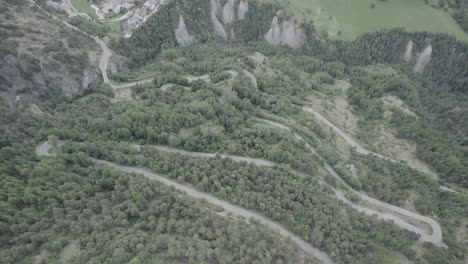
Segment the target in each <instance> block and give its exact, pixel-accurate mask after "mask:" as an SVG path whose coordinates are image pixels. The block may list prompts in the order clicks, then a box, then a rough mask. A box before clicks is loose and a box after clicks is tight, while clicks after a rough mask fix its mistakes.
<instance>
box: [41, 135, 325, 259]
mask: <svg viewBox="0 0 468 264" xmlns="http://www.w3.org/2000/svg"><path fill="white" fill-rule="evenodd" d="M64 143H65V142H63V141H59V142H58V143H57V146H63V145H64ZM50 148H52V145H51V144H49V143H48V142H43V143H42V144H41V145H39V146H38V147H37V148H36V154H37V155H38V156H52V154H49V150H50ZM161 150H165V151H168V152H171V153H175V152H179V151H176V150H175V149H172V148H161ZM179 153H181V154H182V153H188V152H184V151H180V152H179ZM201 156H205V157H208V156H210V155H208V156H207V155H206V154H201ZM226 157H227V156H226ZM93 160H94V161H95V162H96V163H98V164H102V165H106V166H109V167H112V168H114V169H117V170H119V171H122V172H126V173H138V174H142V175H144V176H145V177H146V178H148V179H151V180H155V181H158V182H160V183H162V184H164V185H166V186H168V187H173V188H175V189H177V190H179V191H182V192H185V193H186V194H187V195H189V196H191V197H193V198H196V199H205V200H206V201H207V202H209V203H211V204H214V205H217V206H220V207H222V208H223V209H224V210H225V211H227V212H230V213H232V214H234V215H236V216H241V217H244V218H246V219H251V218H252V219H255V220H257V221H258V222H260V223H262V224H264V225H266V226H268V227H270V228H271V229H273V230H275V231H276V232H278V233H279V234H281V235H282V236H284V237H287V238H290V239H291V240H292V241H293V242H295V243H296V244H297V245H298V246H299V247H300V248H301V249H302V250H303V251H304V252H306V253H308V254H311V255H313V256H314V257H316V258H317V259H319V260H321V261H322V262H323V263H325V264H334V262H333V260H332V259H331V258H330V257H329V256H328V255H327V254H326V253H325V252H323V251H321V250H319V249H317V248H315V247H314V246H312V245H311V244H309V243H308V242H306V241H304V240H303V239H301V238H300V237H298V236H297V235H295V234H293V233H291V232H290V231H288V230H287V229H286V228H284V227H283V226H282V225H279V224H277V223H275V222H273V221H272V220H270V219H268V218H266V217H264V216H262V215H260V214H258V213H256V212H253V211H250V210H247V209H244V208H242V207H239V206H236V205H233V204H231V203H228V202H226V201H223V200H221V199H218V198H216V197H214V196H212V195H210V194H207V193H204V192H200V191H198V190H196V189H194V188H191V187H187V186H185V185H182V184H180V183H177V182H175V181H172V180H169V179H168V178H166V177H164V176H161V175H159V174H156V173H154V172H152V171H150V170H149V169H146V168H142V167H130V166H122V165H119V164H116V163H113V162H109V161H104V160H97V159H93ZM245 160H248V159H247V158H243V159H242V161H245ZM255 161H259V162H260V163H261V164H263V162H262V161H260V160H257V159H255ZM252 162H253V161H252Z"/></svg>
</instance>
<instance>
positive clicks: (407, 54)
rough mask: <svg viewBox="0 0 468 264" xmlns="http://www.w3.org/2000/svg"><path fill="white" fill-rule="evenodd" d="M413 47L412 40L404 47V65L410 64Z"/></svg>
mask: <svg viewBox="0 0 468 264" xmlns="http://www.w3.org/2000/svg"><path fill="white" fill-rule="evenodd" d="M413 46H414V43H413V41H412V40H410V41H408V45H406V51H405V57H404V58H405V61H406V63H410V62H411V60H412V59H413Z"/></svg>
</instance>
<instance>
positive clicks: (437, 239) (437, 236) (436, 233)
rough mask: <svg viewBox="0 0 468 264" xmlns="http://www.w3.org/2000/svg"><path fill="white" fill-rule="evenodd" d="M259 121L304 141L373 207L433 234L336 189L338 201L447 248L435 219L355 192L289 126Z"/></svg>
mask: <svg viewBox="0 0 468 264" xmlns="http://www.w3.org/2000/svg"><path fill="white" fill-rule="evenodd" d="M257 120H258V121H261V122H264V123H267V124H269V125H271V126H274V127H277V128H280V129H283V130H286V131H288V132H290V133H293V135H294V137H296V138H297V139H299V140H302V141H304V143H305V146H306V147H307V148H308V149H310V150H311V151H312V153H313V154H315V155H316V156H317V157H318V158H319V159H320V161H321V162H323V164H324V167H325V169H326V171H327V172H328V173H330V174H331V175H332V176H333V177H334V178H335V179H337V180H338V181H339V182H340V183H342V184H343V185H344V186H345V187H346V188H347V189H348V190H349V191H351V192H352V193H354V194H355V195H357V196H358V197H359V198H361V199H362V200H364V201H366V202H368V203H371V204H373V205H376V206H379V207H381V208H384V209H387V210H389V211H393V212H395V213H397V214H400V215H403V216H406V217H409V218H413V219H415V220H418V221H420V222H423V223H426V224H428V225H430V226H431V228H432V234H428V233H427V232H426V231H425V230H424V229H422V228H420V227H417V226H415V225H413V224H410V223H408V222H407V221H405V220H403V219H401V218H400V217H398V216H396V215H393V214H388V213H381V212H379V211H375V210H372V209H369V208H366V207H363V206H361V205H357V204H355V203H353V202H351V201H350V200H349V199H347V198H346V197H345V196H344V194H343V193H341V191H339V190H337V189H334V191H335V194H336V196H337V198H338V199H340V200H341V201H343V202H345V203H346V204H348V205H350V206H351V207H353V208H355V209H356V210H358V211H360V212H362V213H365V214H367V215H376V216H377V217H378V218H379V219H382V220H386V221H388V220H391V221H393V222H394V223H395V224H396V225H398V226H400V227H401V228H403V229H406V230H409V231H412V232H415V233H417V234H419V235H420V241H423V242H431V243H433V244H434V245H436V246H439V247H445V244H444V243H443V242H442V229H441V227H440V225H439V223H438V222H437V221H435V220H434V219H432V218H429V217H427V216H423V215H420V214H417V213H414V212H412V211H409V210H406V209H403V208H400V207H397V206H394V205H391V204H388V203H385V202H382V201H380V200H377V199H375V198H372V197H370V196H368V195H366V194H364V193H361V192H358V191H356V190H354V189H353V188H352V187H351V186H350V185H349V184H347V183H346V182H345V181H344V180H343V179H342V178H341V176H340V175H339V174H338V173H337V172H336V171H335V170H334V169H333V168H332V166H330V165H329V164H328V163H327V162H326V161H325V160H324V159H323V158H322V157H321V156H320V155H319V154H318V153H317V151H316V150H315V149H314V148H313V147H312V146H311V145H310V144H309V143H307V141H305V140H304V138H303V137H302V136H301V135H299V134H298V133H296V132H293V130H292V129H291V128H290V127H288V126H287V125H284V124H282V123H278V122H275V121H271V120H268V119H261V118H257Z"/></svg>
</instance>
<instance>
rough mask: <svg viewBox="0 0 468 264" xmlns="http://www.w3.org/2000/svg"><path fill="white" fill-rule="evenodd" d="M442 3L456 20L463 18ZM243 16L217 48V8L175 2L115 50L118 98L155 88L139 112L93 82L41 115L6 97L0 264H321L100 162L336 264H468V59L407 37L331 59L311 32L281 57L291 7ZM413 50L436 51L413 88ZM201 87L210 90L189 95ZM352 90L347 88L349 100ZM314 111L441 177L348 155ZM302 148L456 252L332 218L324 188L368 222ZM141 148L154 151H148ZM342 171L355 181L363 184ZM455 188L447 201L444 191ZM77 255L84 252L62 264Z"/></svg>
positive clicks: (434, 42)
mask: <svg viewBox="0 0 468 264" xmlns="http://www.w3.org/2000/svg"><path fill="white" fill-rule="evenodd" d="M447 2H450V4H451V5H454V6H458V7H463V6H464V4H463V3H462V2H460V1H458V0H453V1H447ZM249 4H250V7H249V8H250V10H253V11H252V12H250V13H249V15H248V16H247V17H246V19H244V20H242V21H234V22H233V23H232V24H230V25H226V29H227V30H228V31H229V32H231V31H232V32H234V35H235V36H236V39H229V40H228V41H222V40H221V39H220V38H219V37H216V36H215V34H214V33H213V32H212V25H211V24H210V23H211V21H210V20H209V19H210V2H209V1H207V0H196V1H168V2H167V3H166V4H165V5H163V6H162V7H161V10H160V11H158V15H157V16H152V17H151V18H150V19H149V20H148V21H147V23H145V24H144V25H142V26H141V27H139V28H138V29H137V30H136V31H135V32H134V34H133V36H132V37H131V38H129V39H124V38H122V39H120V40H118V41H117V42H114V40H111V43H110V46H111V47H112V49H113V51H115V52H116V53H117V54H120V55H124V56H126V57H127V59H128V60H126V61H127V62H128V63H127V64H126V65H125V66H124V69H122V70H121V71H119V72H114V73H112V76H111V78H112V79H113V80H114V81H120V82H127V81H135V80H141V79H143V78H148V76H150V77H152V78H154V80H153V81H150V82H148V83H145V84H141V85H136V86H135V87H132V88H131V94H132V95H131V98H128V99H129V100H126V101H116V100H115V98H114V96H115V93H114V92H118V91H117V90H118V89H114V90H113V89H112V87H111V86H110V85H108V84H103V83H102V82H100V81H97V82H94V83H93V84H92V85H90V89H89V90H88V91H86V92H85V93H84V94H81V95H79V96H74V97H65V96H57V97H54V98H51V99H50V100H47V101H44V102H37V104H33V105H28V104H22V103H18V104H16V105H12V106H8V105H7V104H6V103H5V102H3V101H2V99H1V97H0V211H1V212H2V214H1V215H0V262H2V263H31V262H33V261H34V260H37V259H43V260H44V261H45V263H62V262H66V263H131V264H141V263H315V262H316V260H314V259H313V258H311V257H309V256H306V255H304V253H303V252H301V251H300V250H299V249H298V248H297V247H296V246H295V245H294V243H293V242H292V241H290V240H288V239H285V238H284V237H281V236H280V235H279V234H277V233H276V232H273V231H272V230H271V229H270V228H267V227H265V226H263V225H261V224H259V223H257V222H255V221H253V220H251V219H250V220H249V219H240V218H236V217H233V216H232V215H230V214H226V213H225V212H222V209H221V208H218V207H215V206H213V205H211V204H209V203H208V202H207V201H204V200H195V199H192V198H190V197H189V196H187V195H184V194H182V193H180V192H178V191H176V190H174V189H172V188H168V187H165V186H163V185H161V184H159V183H157V182H155V181H151V180H149V179H147V178H145V177H144V176H143V175H137V174H126V173H122V172H119V171H117V170H114V169H111V168H109V167H107V166H104V165H97V164H95V163H94V162H93V161H92V159H91V158H96V159H102V160H108V161H113V162H115V163H118V164H123V165H129V166H142V167H146V168H149V169H151V170H152V171H154V172H157V173H160V174H162V175H164V176H165V177H167V178H170V179H172V180H174V181H177V182H179V183H181V184H184V185H187V186H191V187H194V188H196V189H198V190H200V191H204V192H206V193H209V194H211V195H213V196H215V197H218V198H220V199H223V200H226V201H228V202H230V203H232V204H236V205H238V206H241V207H244V208H247V209H249V210H252V211H255V212H258V213H260V214H262V215H264V216H266V217H268V218H270V219H272V220H273V221H275V222H277V223H280V224H282V225H283V226H284V227H286V228H287V229H288V230H290V231H291V232H293V233H295V234H297V235H298V236H300V237H301V238H303V239H304V240H305V241H307V242H309V243H310V244H312V245H314V246H316V247H317V248H319V249H321V250H323V251H325V252H326V253H327V254H328V255H329V256H330V257H331V258H332V259H333V260H334V261H336V262H337V263H356V264H357V263H398V262H399V261H400V260H401V261H413V262H414V263H418V264H419V263H421V264H423V263H429V264H440V263H443V264H445V263H446V264H460V263H464V262H466V252H467V245H466V239H467V233H466V227H467V226H466V223H467V219H468V196H467V193H466V188H468V151H467V142H468V90H467V87H468V77H467V76H468V69H467V67H466V62H467V61H468V59H467V56H468V46H467V45H466V43H462V42H459V41H456V40H455V39H454V38H452V37H449V36H447V35H444V34H437V35H434V34H429V33H407V32H405V31H404V30H402V29H394V30H389V31H385V32H376V33H370V34H365V35H363V36H361V37H359V38H358V39H357V40H356V41H353V42H344V41H332V40H328V39H326V38H323V37H322V38H317V36H315V35H314V34H313V33H312V32H313V31H314V30H313V25H303V27H304V28H305V31H306V33H307V37H308V38H309V40H308V41H307V44H306V45H305V46H304V47H302V48H299V49H290V48H287V47H283V46H279V47H273V46H270V45H268V44H267V43H265V42H264V41H263V36H264V34H265V31H267V30H268V28H269V26H270V23H271V18H272V17H273V16H275V15H276V14H277V11H278V10H279V9H281V8H282V6H280V5H279V4H278V3H265V2H262V1H250V2H249ZM463 10H464V9H463ZM463 10H461V11H459V12H455V13H453V15H454V17H455V18H456V19H457V21H458V22H459V23H460V24H461V25H463V24H466V23H465V22H463V21H465V20H466V19H465V16H464V13H463V14H462V12H464V11H463ZM179 16H183V18H184V19H185V20H186V22H187V23H186V24H187V29H188V31H189V32H190V33H191V34H194V35H196V36H197V37H196V39H197V43H195V44H194V45H193V46H191V47H188V48H179V47H177V44H176V43H177V41H176V39H175V35H174V29H175V28H177V25H178V22H179ZM280 19H286V17H282V16H280ZM189 21H190V22H189ZM70 23H72V24H73V25H75V26H77V27H80V28H82V29H83V30H85V31H87V32H90V33H92V34H95V35H98V36H101V37H102V36H104V35H106V34H108V32H109V30H110V29H109V27H108V26H105V25H104V24H103V23H97V22H91V21H88V20H86V19H83V18H77V17H75V18H73V19H70ZM155 25H157V26H155ZM7 32H9V33H8V34H12V33H11V30H10V29H8V31H7ZM70 39H71V40H70V44H71V45H72V46H73V45H77V47H83V45H84V44H83V43H82V41H83V40H82V38H81V37H78V38H77V37H73V36H71V37H70ZM73 40H76V41H73ZM409 41H412V42H414V49H415V51H414V53H415V54H417V53H419V52H421V51H422V50H423V49H424V48H425V47H427V46H428V45H431V46H432V50H433V53H432V54H431V58H430V63H429V64H428V65H427V67H426V68H425V69H424V71H423V72H422V74H418V73H414V72H413V67H412V66H411V63H413V62H414V59H412V61H411V63H407V62H405V61H404V51H405V48H406V47H407V44H408V42H409ZM5 49H11V45H8V47H3V46H2V49H1V50H5ZM1 50H0V51H1ZM260 51H261V53H259V52H260ZM5 54H6V53H5ZM254 55H256V56H254ZM259 57H260V59H259ZM233 72H234V73H236V74H233ZM250 74H251V75H253V76H254V77H253V79H252V77H251V75H250ZM195 76H204V78H200V79H199V80H196V81H189V80H190V78H195ZM0 81H1V80H0ZM343 82H344V83H347V84H349V88H346V89H342V87H339V83H343ZM167 84H170V85H169V86H170V87H169V86H166V85H167ZM163 87H165V88H164V89H163ZM388 96H393V97H395V98H397V99H398V100H401V101H402V102H403V103H404V104H405V107H407V108H405V109H407V110H408V111H407V112H405V111H402V110H401V109H400V108H397V107H394V108H390V109H389V108H388V106H386V105H385V103H384V98H386V97H388ZM311 97H317V98H321V99H323V101H322V102H320V103H319V104H320V106H321V107H322V106H323V108H324V109H327V107H328V108H330V109H331V108H332V107H333V106H329V105H327V103H330V102H331V103H336V104H337V105H338V104H339V103H340V102H341V103H342V102H343V101H345V103H346V105H349V109H346V110H349V113H350V116H346V117H345V119H355V120H356V129H355V130H354V131H352V132H355V134H354V135H353V136H355V137H356V139H357V140H358V141H360V143H363V144H364V145H365V146H367V147H370V148H372V149H373V150H375V148H373V147H374V146H372V144H373V141H374V140H376V139H377V138H378V135H376V134H378V133H377V128H378V127H379V126H380V127H382V126H383V127H385V128H388V129H389V131H392V132H394V135H392V136H394V137H395V138H397V139H398V140H402V141H403V140H404V141H405V142H409V143H408V144H412V145H414V146H415V151H414V153H412V154H414V156H415V157H416V158H417V159H418V160H419V161H421V162H423V163H424V164H425V165H427V167H428V168H429V169H430V170H431V171H433V172H434V175H436V176H433V175H429V174H428V173H425V172H422V171H420V170H416V169H414V168H412V167H410V166H409V164H408V163H406V162H400V161H399V162H391V161H389V160H385V159H382V158H379V157H377V156H374V155H369V156H363V155H360V154H358V153H357V152H356V151H355V149H353V148H351V147H350V146H349V145H343V142H342V141H340V140H341V139H340V138H339V136H337V135H336V133H334V132H333V131H332V130H331V129H330V128H329V127H328V126H326V125H324V124H323V123H322V122H319V121H318V120H317V119H316V118H314V117H313V116H311V115H307V114H306V113H304V112H303V111H302V109H301V106H304V105H307V106H313V107H315V106H317V107H318V105H314V103H312V102H313V101H311V100H310V98H311ZM340 100H342V101H340ZM38 109H39V110H38ZM408 112H410V113H411V114H408ZM260 118H263V119H264V120H263V121H262V120H260ZM265 119H267V120H271V121H278V122H280V123H282V124H287V125H288V126H289V127H291V128H292V130H291V131H287V129H284V128H282V129H279V128H278V127H275V126H274V125H271V124H269V123H268V122H266V121H265ZM346 121H347V120H345V121H343V122H342V123H345V122H346ZM336 125H337V126H343V127H345V124H341V123H337V124H336ZM296 132H297V133H298V134H300V135H301V138H303V139H304V140H305V141H306V142H307V143H309V144H310V145H311V146H313V148H315V149H316V150H317V153H318V154H319V155H320V156H322V157H323V158H324V160H325V161H326V162H327V163H329V164H330V165H331V166H332V167H333V168H334V169H335V170H336V171H337V172H338V173H339V174H340V176H341V177H342V178H343V179H344V181H345V182H347V183H348V184H349V185H351V186H352V188H354V189H356V190H357V191H360V192H363V193H366V194H368V195H369V196H371V197H374V198H376V199H379V200H382V201H385V202H388V203H391V204H394V205H397V206H401V207H404V208H407V209H410V210H412V211H414V212H418V213H420V214H422V215H425V216H428V217H431V218H433V219H434V220H435V221H437V222H439V223H440V224H441V226H442V231H443V243H444V244H445V245H446V246H447V247H436V246H434V245H432V244H430V243H419V242H417V241H418V236H417V235H416V234H415V233H411V232H409V231H405V230H403V229H400V228H399V227H398V225H395V224H393V223H390V222H385V221H380V220H378V219H377V218H376V217H373V216H368V215H365V214H361V213H359V212H358V211H356V210H355V209H353V208H352V207H350V206H348V205H347V204H345V203H342V202H340V201H339V200H338V199H337V198H336V195H335V193H334V191H333V188H331V187H330V186H333V187H334V188H337V189H339V190H340V191H343V193H345V195H346V196H347V197H348V198H349V199H350V200H352V201H353V202H356V203H358V204H359V205H361V206H369V205H366V204H365V203H364V202H362V201H359V198H357V197H356V195H354V196H353V194H351V192H346V190H345V189H346V188H344V187H343V182H337V181H336V180H335V179H334V178H332V177H331V176H330V175H328V174H326V172H325V170H324V162H323V160H321V159H319V158H318V157H317V155H316V154H314V153H313V151H312V150H311V149H310V148H308V147H306V145H305V144H304V141H303V140H302V139H298V137H297V136H295V134H294V133H296ZM47 138H49V139H54V140H55V139H60V140H64V141H67V144H66V145H65V146H64V147H63V148H53V149H52V150H51V151H53V152H54V153H56V154H57V155H56V156H53V157H37V156H36V155H35V148H36V147H37V145H38V144H39V143H40V142H42V141H45V140H47ZM51 141H53V140H51ZM133 144H139V145H142V146H144V147H142V148H141V149H140V150H138V149H136V148H134V147H133V146H132V145H133ZM154 145H163V146H170V147H173V148H177V149H181V150H186V151H197V152H209V153H220V154H230V155H239V156H244V157H252V158H261V159H265V160H268V161H271V162H275V163H278V164H279V165H277V166H274V167H259V166H255V165H253V164H249V163H246V162H235V161H233V160H231V159H229V158H221V157H218V156H217V157H215V158H210V159H207V158H195V157H191V156H184V155H179V154H170V153H164V152H160V151H158V150H157V149H156V148H154V147H152V146H154ZM349 164H353V165H355V167H356V168H357V171H358V173H357V174H356V175H353V173H352V171H351V170H350V169H349V168H348V167H347V166H348V165H349ZM446 186H449V187H451V188H452V189H448V190H449V191H447V189H445V190H444V189H443V187H446ZM446 188H447V187H446ZM376 210H377V209H376ZM409 221H410V220H409ZM463 241H465V242H463ZM67 248H68V249H70V248H75V250H74V252H73V250H72V252H71V255H72V256H71V257H69V258H67V257H66V256H65V255H67V254H65V253H64V250H65V249H67ZM76 248H78V249H76ZM65 251H66V250H65ZM77 252H79V254H78V253H77ZM68 255H70V252H69V253H68Z"/></svg>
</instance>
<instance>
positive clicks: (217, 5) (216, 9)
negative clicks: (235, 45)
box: [210, 0, 228, 40]
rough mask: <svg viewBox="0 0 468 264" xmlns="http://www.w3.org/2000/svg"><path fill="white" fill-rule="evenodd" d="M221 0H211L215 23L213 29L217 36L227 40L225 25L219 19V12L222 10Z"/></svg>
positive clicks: (213, 21) (212, 18)
mask: <svg viewBox="0 0 468 264" xmlns="http://www.w3.org/2000/svg"><path fill="white" fill-rule="evenodd" d="M218 1H219V0H210V4H211V22H212V23H213V27H214V30H215V33H216V35H218V36H220V37H221V38H223V39H224V40H227V39H228V37H227V34H226V30H225V29H224V26H223V24H221V22H220V21H219V19H218V15H219V10H220V3H219V2H218Z"/></svg>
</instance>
